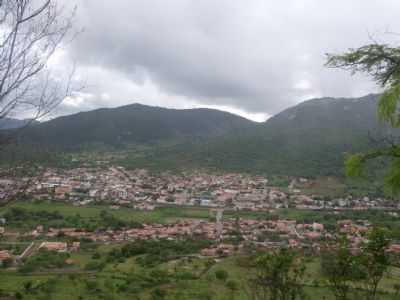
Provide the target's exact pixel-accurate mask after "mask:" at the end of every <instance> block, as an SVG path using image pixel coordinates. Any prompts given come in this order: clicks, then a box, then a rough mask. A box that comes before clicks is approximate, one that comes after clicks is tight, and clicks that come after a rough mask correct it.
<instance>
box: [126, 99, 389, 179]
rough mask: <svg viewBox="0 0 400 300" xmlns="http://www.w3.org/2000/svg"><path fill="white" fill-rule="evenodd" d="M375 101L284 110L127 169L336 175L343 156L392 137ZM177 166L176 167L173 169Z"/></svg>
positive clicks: (323, 102)
mask: <svg viewBox="0 0 400 300" xmlns="http://www.w3.org/2000/svg"><path fill="white" fill-rule="evenodd" d="M377 100H378V96H377V95H368V96H365V97H362V98H357V99H345V98H341V99H334V98H322V99H313V100H309V101H306V102H303V103H301V104H299V105H297V106H294V107H292V108H289V109H287V110H284V111H283V112H281V113H279V114H277V115H275V116H274V117H272V118H270V119H269V120H268V121H267V122H265V123H263V124H260V125H259V126H257V127H254V128H253V129H252V130H249V131H243V132H241V133H236V134H232V133H231V134H228V135H226V136H224V137H219V138H218V139H210V140H207V141H206V142H204V141H203V142H193V143H190V144H188V143H185V144H180V145H176V146H171V147H164V148H159V149H155V150H154V151H152V152H150V153H147V154H146V155H145V156H144V157H142V158H141V159H137V158H136V159H132V160H131V161H130V162H129V165H132V166H147V167H157V166H161V167H166V168H169V167H173V166H174V165H179V166H193V167H209V168H216V169H225V170H232V171H247V172H259V173H270V174H284V175H301V176H319V175H323V176H327V175H335V176H336V175H341V174H342V171H343V161H344V157H345V154H346V153H353V152H357V151H362V150H366V149H369V148H371V147H376V146H379V144H380V143H379V142H376V141H374V140H379V139H381V138H382V137H383V136H387V135H389V134H393V132H392V130H391V129H390V127H389V126H387V125H385V124H381V122H380V121H379V119H378V116H377V112H376V111H377V110H376V105H377ZM177 162H179V163H177Z"/></svg>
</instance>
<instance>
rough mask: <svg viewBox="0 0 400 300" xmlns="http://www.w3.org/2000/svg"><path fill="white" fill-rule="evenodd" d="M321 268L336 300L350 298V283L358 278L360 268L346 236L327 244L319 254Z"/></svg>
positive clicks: (348, 299) (347, 299)
mask: <svg viewBox="0 0 400 300" xmlns="http://www.w3.org/2000/svg"><path fill="white" fill-rule="evenodd" d="M321 269H322V273H323V275H324V276H325V277H326V278H327V281H328V285H329V287H330V289H331V290H332V292H333V294H334V295H335V298H336V300H350V299H352V296H351V292H352V288H353V286H352V285H353V283H354V282H355V281H356V280H358V279H359V271H360V270H359V265H358V260H357V259H356V257H355V256H354V255H353V253H352V252H351V249H350V243H349V241H348V239H347V237H346V236H342V237H340V240H339V242H338V243H337V244H335V245H327V247H326V249H325V251H324V252H323V253H322V255H321Z"/></svg>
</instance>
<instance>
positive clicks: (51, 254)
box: [19, 250, 69, 273]
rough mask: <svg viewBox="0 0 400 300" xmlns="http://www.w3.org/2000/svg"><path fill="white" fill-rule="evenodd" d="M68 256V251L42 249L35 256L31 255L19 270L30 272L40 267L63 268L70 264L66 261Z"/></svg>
mask: <svg viewBox="0 0 400 300" xmlns="http://www.w3.org/2000/svg"><path fill="white" fill-rule="evenodd" d="M68 258H69V254H68V253H60V252H55V251H47V250H40V251H39V252H38V253H37V254H35V255H34V256H32V257H29V258H28V259H27V260H26V261H25V262H24V264H23V266H22V267H21V268H20V269H19V271H20V272H22V273H30V272H33V271H36V270H39V269H53V268H63V267H66V266H68V264H67V263H66V260H67V259H68Z"/></svg>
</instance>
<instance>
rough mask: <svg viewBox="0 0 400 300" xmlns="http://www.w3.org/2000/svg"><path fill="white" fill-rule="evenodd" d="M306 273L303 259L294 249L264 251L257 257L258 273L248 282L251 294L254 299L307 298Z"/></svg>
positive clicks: (284, 299) (287, 299)
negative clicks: (305, 287)
mask: <svg viewBox="0 0 400 300" xmlns="http://www.w3.org/2000/svg"><path fill="white" fill-rule="evenodd" d="M304 273H305V265H304V261H303V259H302V258H301V257H300V256H298V255H297V254H296V253H295V252H293V251H292V250H289V249H286V248H282V249H279V250H276V251H272V252H267V253H264V254H262V255H260V256H259V257H258V258H257V259H256V272H255V274H256V275H255V277H253V278H251V279H250V280H249V282H248V291H249V295H250V297H251V298H252V299H254V300H296V299H305V298H306V295H305V292H304V289H303V283H302V279H303V277H304Z"/></svg>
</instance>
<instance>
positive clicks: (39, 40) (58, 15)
mask: <svg viewBox="0 0 400 300" xmlns="http://www.w3.org/2000/svg"><path fill="white" fill-rule="evenodd" d="M74 14H75V9H73V10H72V11H71V13H70V15H66V14H65V9H63V8H62V7H60V6H59V5H57V2H56V0H1V1H0V26H1V28H2V30H1V33H0V120H1V119H3V118H5V117H7V116H13V115H15V114H19V115H21V114H28V115H29V116H30V119H31V120H34V119H38V118H41V117H43V116H45V115H46V114H48V113H49V112H50V111H51V110H52V109H53V108H54V107H55V106H56V105H58V104H59V103H60V102H61V101H62V100H63V99H65V98H66V97H68V96H71V95H72V76H73V74H74V70H73V69H74V68H72V70H71V72H70V73H69V74H67V76H66V78H65V77H63V76H62V75H61V74H55V73H54V72H53V71H52V70H51V68H50V67H49V61H50V59H51V58H52V57H53V56H54V54H55V53H56V51H57V50H59V49H60V47H61V46H62V44H63V43H64V42H66V41H67V39H68V38H69V36H70V34H71V33H72V21H73V18H74Z"/></svg>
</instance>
